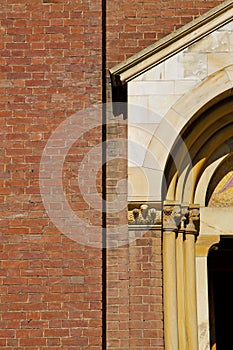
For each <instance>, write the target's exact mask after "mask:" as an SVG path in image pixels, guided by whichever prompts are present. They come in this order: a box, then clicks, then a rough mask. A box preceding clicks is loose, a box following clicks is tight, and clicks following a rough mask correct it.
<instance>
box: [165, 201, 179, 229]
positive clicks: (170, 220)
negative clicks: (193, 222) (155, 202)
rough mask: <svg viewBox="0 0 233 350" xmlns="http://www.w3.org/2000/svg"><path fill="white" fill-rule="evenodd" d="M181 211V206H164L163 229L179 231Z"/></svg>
mask: <svg viewBox="0 0 233 350" xmlns="http://www.w3.org/2000/svg"><path fill="white" fill-rule="evenodd" d="M180 219H181V210H180V206H179V205H167V204H166V205H164V207H163V228H164V229H165V230H172V231H174V230H177V229H178V227H179V225H180Z"/></svg>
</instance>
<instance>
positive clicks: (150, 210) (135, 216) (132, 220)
mask: <svg viewBox="0 0 233 350" xmlns="http://www.w3.org/2000/svg"><path fill="white" fill-rule="evenodd" d="M136 205H137V207H134V208H133V209H131V208H130V209H131V210H129V211H128V222H129V225H146V226H153V225H159V224H161V210H159V209H156V208H155V207H153V203H149V204H141V203H136Z"/></svg>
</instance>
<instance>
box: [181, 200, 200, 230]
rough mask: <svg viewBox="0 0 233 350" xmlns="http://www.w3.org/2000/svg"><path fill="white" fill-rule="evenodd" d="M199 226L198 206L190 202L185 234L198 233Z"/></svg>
mask: <svg viewBox="0 0 233 350" xmlns="http://www.w3.org/2000/svg"><path fill="white" fill-rule="evenodd" d="M199 228H200V208H199V206H198V205H195V204H192V205H190V206H189V208H188V223H187V225H186V230H185V233H186V234H194V235H198V234H199Z"/></svg>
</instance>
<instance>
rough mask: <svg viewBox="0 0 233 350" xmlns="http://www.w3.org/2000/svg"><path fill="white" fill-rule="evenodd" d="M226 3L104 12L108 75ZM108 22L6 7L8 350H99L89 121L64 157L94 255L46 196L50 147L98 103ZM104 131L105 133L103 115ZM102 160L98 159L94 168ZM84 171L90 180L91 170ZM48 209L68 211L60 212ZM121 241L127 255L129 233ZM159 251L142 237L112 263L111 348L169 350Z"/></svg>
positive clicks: (0, 92)
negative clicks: (68, 123)
mask: <svg viewBox="0 0 233 350" xmlns="http://www.w3.org/2000/svg"><path fill="white" fill-rule="evenodd" d="M221 2H222V1H217V0H216V1H209V0H206V1H186V0H183V1H181V0H179V1H178V0H174V1H170V0H168V1H166V0H163V1H162V0H161V1H154V0H144V1H141V2H137V3H135V2H134V1H132V0H130V1H127V2H126V1H116V0H111V1H110V0H109V1H107V62H106V68H110V67H111V66H113V65H114V64H116V63H119V62H120V61H122V60H123V59H125V58H127V57H129V56H130V55H132V54H134V53H136V52H138V51H139V50H141V49H142V48H144V47H146V46H147V45H149V44H151V43H153V42H154V41H155V40H158V39H159V38H161V37H163V36H165V35H166V34H168V33H169V32H171V31H173V30H174V29H175V28H178V27H180V26H181V25H183V24H185V23H187V22H189V21H190V20H191V19H193V18H194V17H196V16H198V15H200V14H201V13H203V12H205V11H206V10H208V9H209V8H212V7H214V6H216V5H217V4H219V3H221ZM101 21H102V14H101V1H100V0H94V1H89V0H82V1H80V0H74V1H69V0H30V1H28V0H2V1H1V4H0V36H1V40H0V50H1V55H0V77H1V78H0V149H1V153H0V235H1V241H0V346H1V349H8V350H10V349H16V348H17V349H31V350H33V349H34V350H35V349H42V348H46V349H47V350H50V349H51V350H52V349H53V350H55V349H75V350H77V349H85V348H88V349H93V350H94V349H101V348H102V339H101V335H102V319H101V317H102V312H101V311H102V292H101V288H102V252H101V249H99V248H95V247H94V246H93V242H95V243H96V242H97V243H99V242H100V240H101V213H100V212H99V211H98V210H96V208H95V207H94V206H92V205H91V204H90V203H87V202H86V201H85V200H84V199H83V196H82V193H81V192H80V188H79V186H78V184H77V174H78V170H77V169H78V165H77V164H79V163H80V162H81V161H82V160H83V158H84V156H85V155H86V154H87V153H88V152H89V151H90V150H92V149H93V147H95V146H96V145H98V144H99V143H101V139H102V135H101V127H94V128H92V126H91V125H92V124H91V123H92V116H91V114H89V112H88V113H87V114H86V115H85V117H81V116H80V123H78V124H79V125H75V128H77V130H78V128H80V132H81V131H82V130H84V129H85V130H86V129H87V128H88V130H87V131H86V132H85V133H84V135H83V136H82V137H80V138H79V140H77V141H76V142H75V143H74V145H73V147H71V149H70V151H69V153H68V155H67V157H66V161H65V163H64V167H63V175H64V178H63V184H64V189H65V193H66V197H67V199H68V201H69V203H70V205H71V208H72V209H73V210H74V211H75V212H76V214H77V215H78V217H79V218H80V219H81V220H83V221H85V223H88V224H92V227H91V228H89V229H84V228H85V227H86V226H87V225H86V224H84V226H82V225H81V226H82V227H79V228H78V229H79V230H81V229H82V230H83V231H82V232H83V236H85V235H87V234H89V233H91V239H92V242H91V243H92V247H91V246H86V245H83V244H79V243H80V242H79V241H77V240H76V241H75V240H72V239H70V238H69V237H67V236H66V235H64V234H62V232H59V230H58V229H57V228H55V226H54V224H53V223H52V221H51V220H50V218H49V217H48V215H47V213H46V210H45V208H44V205H43V203H42V198H41V195H40V188H39V168H40V160H41V155H42V152H43V149H44V147H45V145H46V142H47V140H48V138H49V136H50V135H51V134H52V132H53V131H54V130H55V129H56V128H57V127H58V126H59V125H60V123H61V122H62V121H63V120H65V118H67V117H69V116H71V115H72V114H73V113H75V112H77V111H80V110H82V109H84V108H87V107H89V106H91V105H93V104H95V103H100V102H101V99H102V96H101V83H102V81H101V79H102V77H101V69H102V57H101V51H102V43H101V38H102V28H101ZM121 120H122V118H121V117H119V118H118V119H114V123H115V122H116V121H117V122H116V123H115V127H114V128H109V129H108V133H109V135H108V138H110V139H111V138H112V139H114V138H117V139H120V138H124V139H126V138H127V126H126V124H122V123H121ZM96 121H97V122H99V123H100V124H101V113H100V114H97V119H96ZM110 121H111V119H110ZM119 155H121V156H122V160H121V161H115V162H114V161H111V162H109V166H108V177H109V182H108V183H107V190H108V199H109V200H112V199H114V198H116V193H117V191H116V188H115V187H116V184H117V181H118V180H119V179H124V178H126V177H127V164H126V156H127V149H126V148H125V149H124V150H122V149H121V151H120V152H119ZM100 156H101V149H98V150H97V152H96V158H95V162H96V163H94V165H95V166H98V164H99V163H100ZM85 171H86V175H85V172H84V173H83V176H84V178H85V176H87V178H88V175H90V172H91V171H93V169H92V165H90V167H89V168H88V167H87V168H85ZM94 175H96V173H94ZM94 175H93V176H94ZM95 186H96V187H95V188H93V183H92V182H88V181H87V182H86V183H85V184H84V187H83V189H84V191H85V192H86V193H89V194H93V193H95V192H96V190H97V191H98V192H99V193H101V171H99V172H98V175H97V178H96V184H95ZM126 195H127V188H126V186H124V185H121V193H120V197H118V198H119V199H120V201H122V203H124V202H125V205H126V201H127V197H126ZM90 198H91V197H90ZM93 198H95V197H93ZM51 206H53V208H54V209H55V210H58V211H59V210H60V209H61V208H60V206H59V203H51ZM126 214H127V213H126V209H123V210H121V211H120V214H119V213H115V214H114V213H109V214H108V215H107V223H108V225H109V226H110V227H114V228H115V227H119V225H121V226H122V225H125V224H126V220H127V215H126ZM83 227H84V228H83ZM88 230H89V231H88ZM109 232H111V231H110V230H109ZM118 239H121V240H123V241H124V242H125V243H127V239H128V232H127V229H126V228H125V226H124V227H123V228H119V229H118ZM160 240H161V237H160V236H157V233H156V235H153V234H152V235H149V236H148V235H145V236H144V237H142V238H140V239H138V240H136V241H134V242H133V243H131V244H130V245H129V244H124V245H123V246H121V247H120V248H115V249H111V250H109V251H108V259H107V263H108V265H107V279H108V280H107V293H108V305H107V319H108V326H107V341H108V348H111V349H129V348H131V349H135V348H139V349H144V350H146V349H149V348H153V349H161V348H162V347H163V335H162V328H163V325H162V295H161V293H162V291H161V250H160V246H161V245H160Z"/></svg>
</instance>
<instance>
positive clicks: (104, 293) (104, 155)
mask: <svg viewBox="0 0 233 350" xmlns="http://www.w3.org/2000/svg"><path fill="white" fill-rule="evenodd" d="M106 89H107V85H106V0H102V198H103V200H102V349H103V350H106V348H107V246H106V243H107V240H106V230H107V228H106V222H107V218H106V175H107V168H106V160H107V150H106V135H107V127H106V122H107V115H106V114H107V112H106V95H107V91H106Z"/></svg>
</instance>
